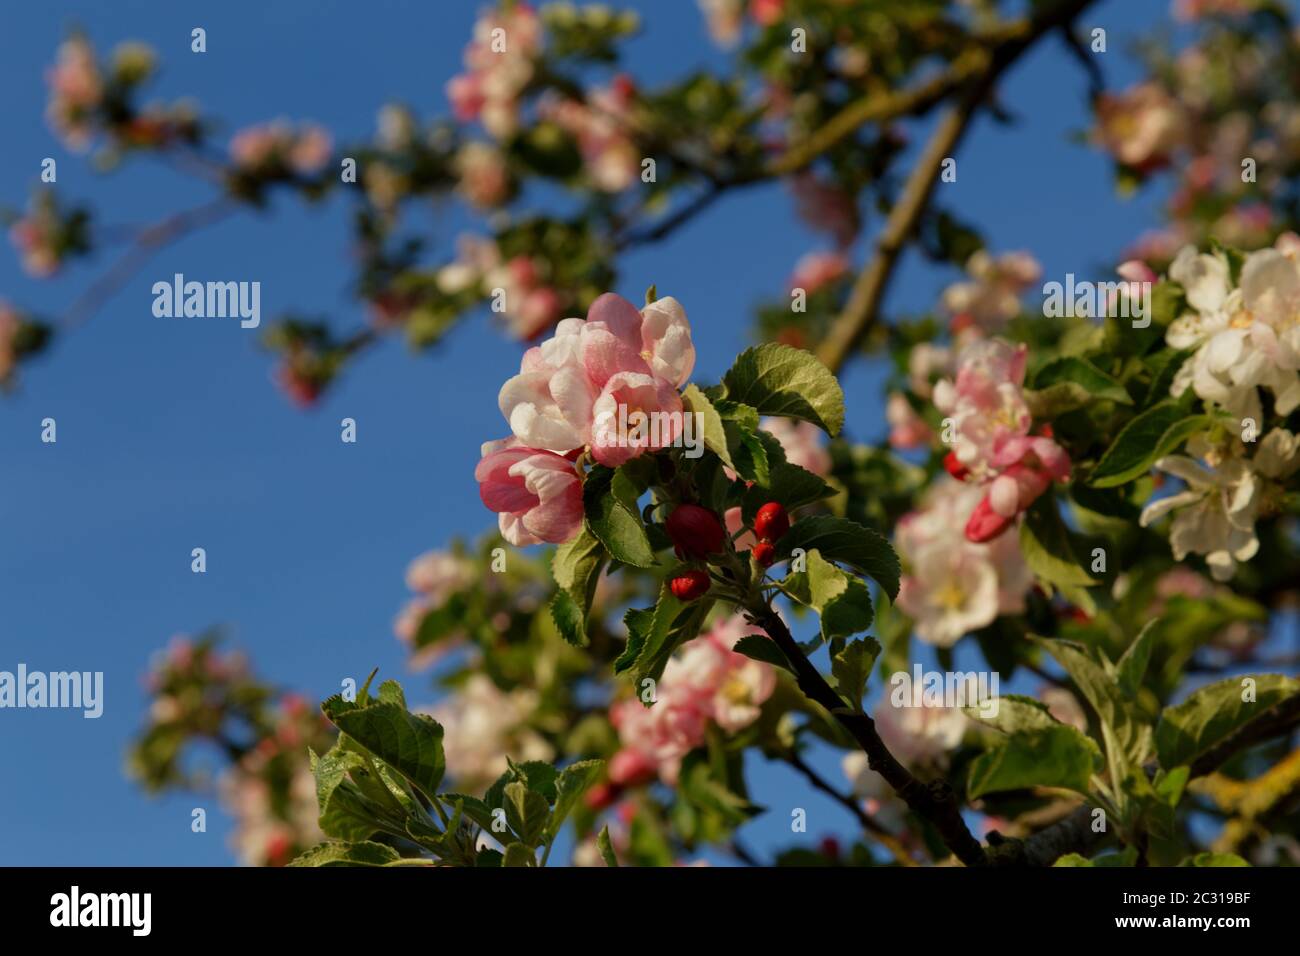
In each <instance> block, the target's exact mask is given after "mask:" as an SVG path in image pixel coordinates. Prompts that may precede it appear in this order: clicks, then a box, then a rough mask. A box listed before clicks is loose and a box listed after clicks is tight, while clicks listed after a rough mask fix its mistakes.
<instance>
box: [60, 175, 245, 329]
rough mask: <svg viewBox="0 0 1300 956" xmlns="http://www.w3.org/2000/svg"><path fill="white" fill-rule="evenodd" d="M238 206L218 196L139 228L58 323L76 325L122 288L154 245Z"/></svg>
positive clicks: (205, 223) (222, 215)
mask: <svg viewBox="0 0 1300 956" xmlns="http://www.w3.org/2000/svg"><path fill="white" fill-rule="evenodd" d="M236 208H238V206H237V204H236V203H235V201H234V200H232V199H231V198H230V197H228V196H221V197H219V198H217V199H214V200H212V201H211V202H207V203H204V204H203V205H202V206H196V207H195V208H193V209H187V210H185V211H183V212H178V213H176V214H174V215H172V216H168V217H167V218H166V219H164V220H162V221H161V222H158V223H156V224H154V225H152V226H147V227H145V228H144V229H142V230H140V233H139V234H138V235H137V236H136V239H135V241H134V242H133V243H132V244H131V248H130V249H128V250H127V252H126V254H125V255H123V256H122V257H121V258H120V259H118V260H117V262H115V263H114V264H113V266H112V268H110V269H109V270H108V271H107V272H105V273H104V274H103V275H102V276H100V277H99V278H98V279H96V280H95V281H94V282H93V283H92V284H91V286H90V288H88V289H87V290H86V291H85V292H83V293H82V294H81V295H80V296H78V297H77V300H76V301H75V302H73V303H72V306H71V307H70V308H69V309H68V311H67V312H66V313H65V314H64V317H63V320H62V323H61V324H62V325H64V326H65V327H72V326H75V325H79V324H80V323H82V322H84V321H85V320H86V319H88V318H89V317H90V316H91V315H93V314H94V312H95V310H96V309H98V308H99V307H100V306H101V305H103V304H104V303H105V302H106V301H108V299H110V298H111V297H112V296H113V295H114V293H116V292H117V291H118V290H119V289H121V288H122V286H123V285H125V284H126V283H127V282H128V281H130V279H131V278H132V277H133V276H134V275H135V274H136V272H137V271H138V270H139V269H140V268H141V267H142V266H143V265H144V264H145V263H146V262H148V261H149V259H150V258H151V257H152V256H153V254H154V253H155V252H156V251H157V250H158V248H159V247H160V246H162V245H164V244H165V243H167V242H170V241H171V240H173V239H176V238H178V237H180V236H182V235H185V234H186V233H188V232H192V231H194V230H195V229H199V228H201V227H203V226H207V225H210V224H211V223H213V222H216V221H218V220H220V219H224V218H225V217H226V216H228V215H230V214H231V213H232V212H234V211H235V209H236Z"/></svg>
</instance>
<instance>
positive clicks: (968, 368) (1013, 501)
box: [934, 339, 1070, 543]
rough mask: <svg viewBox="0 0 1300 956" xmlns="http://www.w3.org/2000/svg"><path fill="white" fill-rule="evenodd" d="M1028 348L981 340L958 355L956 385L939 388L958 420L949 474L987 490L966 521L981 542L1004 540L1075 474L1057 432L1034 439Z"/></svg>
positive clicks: (938, 395) (942, 404)
mask: <svg viewBox="0 0 1300 956" xmlns="http://www.w3.org/2000/svg"><path fill="white" fill-rule="evenodd" d="M1027 353H1028V347H1027V346H1026V345H1024V344H1023V343H1021V344H1020V345H1011V344H1010V343H1009V342H1006V341H1004V340H1002V339H979V340H977V341H975V342H973V343H972V344H970V345H968V346H967V347H966V348H965V349H963V350H962V352H961V354H960V355H959V356H958V358H957V376H956V379H955V381H949V380H948V379H944V380H942V381H941V382H939V384H938V385H936V386H935V389H934V404H935V407H936V408H938V409H939V411H940V412H942V413H943V414H944V415H945V416H946V417H947V418H949V419H950V420H951V423H952V424H951V427H952V435H953V440H952V444H953V450H952V451H950V452H949V453H948V457H947V458H946V459H945V462H944V464H945V467H946V468H947V469H948V471H949V473H950V474H951V475H952V476H953V477H954V478H957V479H959V480H962V481H969V482H974V483H976V484H978V485H980V486H981V487H983V488H984V489H985V494H984V497H983V498H981V500H980V502H979V504H977V505H976V506H975V510H974V511H973V512H972V513H971V516H970V519H969V520H968V521H967V523H966V537H967V538H969V539H970V540H971V541H974V542H977V543H978V542H983V541H990V540H992V539H993V538H996V537H997V536H999V535H1001V534H1002V533H1003V532H1004V531H1006V529H1007V528H1008V527H1010V525H1011V523H1012V522H1013V521H1015V519H1016V517H1017V516H1018V515H1020V514H1021V513H1023V512H1024V511H1025V510H1027V509H1028V508H1029V506H1030V505H1031V504H1033V503H1034V502H1035V501H1036V500H1037V499H1038V497H1039V496H1040V495H1042V494H1043V492H1045V491H1046V490H1047V489H1048V488H1049V487H1050V486H1051V484H1052V482H1053V481H1065V480H1066V479H1068V478H1069V476H1070V459H1069V456H1068V455H1067V454H1066V452H1065V449H1063V448H1062V447H1061V446H1060V445H1058V444H1057V443H1056V442H1055V441H1054V440H1053V439H1052V438H1051V437H1050V434H1047V433H1044V432H1041V431H1040V433H1039V434H1034V435H1031V434H1030V428H1031V426H1032V424H1033V416H1032V415H1031V414H1030V411H1029V406H1028V405H1027V404H1026V402H1025V396H1024V381H1025V360H1026V356H1027Z"/></svg>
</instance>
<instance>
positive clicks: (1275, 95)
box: [1091, 0, 1300, 268]
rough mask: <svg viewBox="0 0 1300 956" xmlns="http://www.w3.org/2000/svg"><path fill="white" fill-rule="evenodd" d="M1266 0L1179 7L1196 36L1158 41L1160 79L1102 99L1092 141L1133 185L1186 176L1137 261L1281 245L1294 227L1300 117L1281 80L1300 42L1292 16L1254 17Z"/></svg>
mask: <svg viewBox="0 0 1300 956" xmlns="http://www.w3.org/2000/svg"><path fill="white" fill-rule="evenodd" d="M1261 6H1266V5H1264V4H1260V3H1258V2H1254V0H1214V2H1209V0H1185V2H1184V0H1179V2H1177V3H1176V4H1175V7H1174V10H1173V15H1174V17H1175V19H1179V20H1182V21H1184V22H1188V23H1192V24H1194V26H1193V29H1194V31H1195V33H1194V40H1193V41H1192V42H1191V43H1189V44H1186V45H1184V46H1183V47H1181V48H1180V49H1177V50H1176V51H1175V50H1166V49H1164V48H1163V47H1158V46H1152V47H1151V48H1149V49H1148V50H1147V51H1146V53H1145V55H1144V59H1146V60H1147V64H1146V66H1147V68H1148V74H1149V75H1148V77H1147V78H1146V79H1143V80H1141V81H1139V82H1138V83H1136V84H1134V85H1133V86H1131V87H1130V88H1128V89H1127V90H1124V91H1122V92H1119V93H1111V92H1107V93H1103V94H1102V95H1101V96H1100V97H1098V99H1097V100H1096V104H1095V112H1096V123H1095V125H1094V127H1093V129H1092V131H1091V140H1092V142H1093V143H1094V144H1095V145H1097V146H1098V147H1099V148H1100V149H1102V150H1104V151H1105V152H1106V153H1108V154H1109V155H1110V156H1112V157H1113V158H1114V160H1115V163H1116V167H1117V176H1118V179H1119V183H1120V186H1121V188H1122V189H1125V190H1127V189H1130V188H1132V187H1133V186H1134V185H1137V184H1139V183H1142V182H1144V181H1146V180H1147V179H1149V178H1151V177H1152V176H1153V175H1155V174H1157V173H1162V172H1163V173H1166V174H1167V175H1169V176H1170V177H1171V178H1172V179H1173V180H1174V188H1173V189H1172V191H1171V193H1170V196H1169V199H1168V201H1167V205H1166V208H1167V212H1168V215H1169V219H1170V222H1169V224H1168V225H1167V226H1165V227H1163V228H1162V229H1160V230H1158V231H1157V232H1153V233H1152V234H1150V235H1149V236H1148V237H1146V238H1145V239H1144V240H1143V243H1142V246H1143V248H1141V249H1135V250H1133V251H1132V254H1131V257H1132V255H1136V257H1138V258H1142V259H1144V260H1146V261H1147V262H1148V263H1151V264H1154V265H1156V267H1157V268H1163V267H1164V266H1166V265H1167V264H1168V263H1169V261H1170V259H1171V258H1172V256H1173V254H1174V253H1175V252H1176V251H1177V249H1178V248H1179V247H1181V246H1182V245H1183V244H1185V243H1188V242H1191V243H1196V244H1198V245H1201V244H1204V243H1205V242H1206V241H1207V240H1209V239H1211V238H1213V239H1216V240H1218V241H1220V242H1222V243H1225V244H1227V245H1230V246H1234V247H1236V248H1241V249H1258V248H1261V247H1264V246H1267V245H1268V244H1269V243H1271V242H1272V241H1273V240H1274V238H1276V236H1277V235H1278V233H1279V232H1281V231H1283V230H1284V229H1285V228H1286V227H1287V223H1288V221H1289V220H1290V215H1291V214H1290V211H1289V210H1290V205H1289V204H1290V199H1289V189H1290V187H1289V185H1288V184H1289V182H1290V180H1291V179H1292V178H1293V170H1294V168H1295V164H1296V163H1297V162H1300V135H1297V133H1298V131H1300V112H1297V108H1296V105H1295V103H1294V102H1293V100H1292V98H1291V97H1290V96H1288V95H1287V94H1286V92H1285V91H1284V90H1283V88H1281V87H1279V86H1278V85H1277V83H1276V80H1275V78H1276V77H1277V76H1278V75H1289V74H1290V73H1292V72H1293V71H1294V66H1295V63H1296V62H1297V58H1298V57H1300V38H1297V37H1296V36H1295V35H1294V32H1293V31H1292V30H1291V28H1290V27H1289V26H1288V25H1287V24H1286V23H1285V20H1284V19H1283V18H1281V17H1278V18H1277V19H1272V18H1267V17H1260V18H1254V19H1249V20H1248V19H1247V15H1248V14H1250V13H1251V12H1253V11H1255V10H1258V9H1260V8H1261Z"/></svg>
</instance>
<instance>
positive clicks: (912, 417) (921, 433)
mask: <svg viewBox="0 0 1300 956" xmlns="http://www.w3.org/2000/svg"><path fill="white" fill-rule="evenodd" d="M885 421H887V422H888V423H889V444H890V445H891V446H893V447H894V448H900V449H905V448H923V447H925V446H926V445H929V444H930V443H931V442H932V441H933V440H934V432H933V431H932V430H931V428H930V426H929V425H928V424H926V421H925V419H924V418H922V417H921V416H920V415H919V414H917V411H916V409H914V408H913V407H912V403H911V402H909V401H908V400H907V399H906V398H905V397H904V396H902V395H900V394H899V393H898V392H894V393H892V394H890V396H889V400H888V402H886V403H885Z"/></svg>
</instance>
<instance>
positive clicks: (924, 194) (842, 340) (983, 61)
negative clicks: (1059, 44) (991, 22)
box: [817, 0, 1092, 372]
mask: <svg viewBox="0 0 1300 956" xmlns="http://www.w3.org/2000/svg"><path fill="white" fill-rule="evenodd" d="M1090 3H1092V0H1066V2H1064V3H1061V4H1060V5H1059V6H1057V7H1054V8H1053V9H1051V10H1048V11H1046V12H1044V13H1042V14H1040V15H1039V16H1037V17H1034V18H1033V19H1031V20H1023V21H1018V22H1017V23H1016V24H1013V25H1012V26H1011V27H1009V28H1008V30H1007V35H1006V37H1005V38H1004V39H1003V40H1002V41H1001V42H1000V43H998V44H997V45H996V46H995V47H994V48H993V49H992V50H991V51H988V50H977V51H976V53H975V55H973V57H972V58H971V59H970V61H969V62H966V63H964V64H963V65H962V71H961V76H960V82H957V83H956V84H955V85H953V86H950V87H946V88H945V90H944V95H947V94H948V93H951V92H955V91H956V90H958V89H964V91H965V92H964V93H963V95H962V97H961V98H960V100H959V101H958V102H957V103H956V104H955V105H954V106H953V107H952V108H951V109H950V110H949V111H948V113H947V114H945V116H944V118H943V119H942V120H941V121H940V123H939V127H938V129H936V130H935V131H934V133H933V134H932V135H931V137H930V141H929V143H927V144H926V147H925V152H924V153H923V154H922V156H921V158H920V160H918V162H917V164H916V168H915V169H913V171H912V174H911V176H909V177H908V179H907V182H906V184H905V185H904V187H903V192H902V195H901V196H899V198H898V201H897V202H896V203H895V204H894V207H893V209H892V210H890V213H889V218H888V219H886V220H885V225H884V227H883V228H882V229H881V232H880V235H879V237H878V238H877V239H876V252H875V255H874V256H873V257H872V259H871V261H870V262H869V263H868V265H867V267H866V268H865V269H864V270H863V271H862V273H861V274H860V275H859V276H858V278H857V281H856V282H855V283H854V284H853V289H852V291H851V292H850V293H849V300H848V302H847V303H845V306H844V309H843V311H842V312H841V313H840V315H839V317H838V318H837V319H836V320H835V323H834V324H833V325H832V326H831V329H830V332H829V333H828V335H827V336H826V338H825V340H824V341H823V342H822V344H821V347H820V348H819V349H818V351H817V357H818V358H819V359H821V361H822V364H824V365H825V366H826V367H827V368H829V369H830V370H831V371H832V372H835V371H838V370H839V369H840V368H841V367H842V366H843V365H844V363H845V361H847V359H848V357H849V355H851V354H852V352H853V350H854V349H856V348H857V347H858V345H859V343H861V342H862V339H863V337H864V336H865V335H866V333H867V331H868V330H869V329H870V328H871V326H872V325H873V324H874V323H875V321H876V316H877V314H878V313H879V310H880V304H881V302H882V300H883V299H884V295H885V290H886V288H887V287H888V285H889V280H890V278H891V277H892V275H893V272H894V267H895V266H896V265H897V263H898V258H899V256H900V255H901V253H902V251H903V248H904V246H905V245H906V244H907V242H908V240H909V239H910V238H911V236H912V234H913V233H914V232H915V231H916V228H917V225H918V224H919V222H920V220H921V216H922V215H923V214H924V213H925V210H926V207H927V206H928V205H929V202H930V194H931V192H932V190H933V189H934V184H935V182H936V181H937V180H938V178H939V172H940V169H941V168H942V165H943V161H944V160H945V159H947V158H948V157H950V156H951V155H952V154H953V151H954V150H955V149H956V147H957V145H958V143H959V142H960V141H961V138H962V135H963V134H964V133H965V131H966V129H967V127H968V126H969V125H970V121H971V120H972V119H973V118H974V115H975V113H976V112H977V111H978V109H979V108H980V106H981V105H982V102H983V100H984V98H985V96H986V95H987V94H988V91H989V90H990V88H991V87H992V86H993V84H994V83H995V82H996V81H997V79H998V77H999V76H1001V74H1002V73H1003V72H1004V71H1005V70H1006V69H1007V68H1008V67H1010V66H1011V65H1012V64H1013V63H1014V62H1015V61H1016V60H1017V59H1019V58H1020V56H1021V54H1023V53H1024V52H1025V51H1026V50H1027V49H1029V47H1030V46H1031V45H1032V44H1033V43H1034V42H1035V41H1036V40H1037V39H1038V38H1039V37H1041V36H1043V35H1044V34H1046V33H1047V32H1049V31H1050V30H1053V29H1056V28H1060V27H1066V26H1068V24H1069V23H1070V22H1071V21H1072V20H1073V19H1074V18H1075V17H1076V16H1078V15H1079V13H1081V12H1082V11H1083V10H1084V9H1085V8H1086V7H1087V6H1088V5H1089V4H1090ZM959 62H961V60H960V58H959ZM957 65H958V64H954V67H953V68H954V69H956V68H957ZM828 125H829V124H828Z"/></svg>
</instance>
